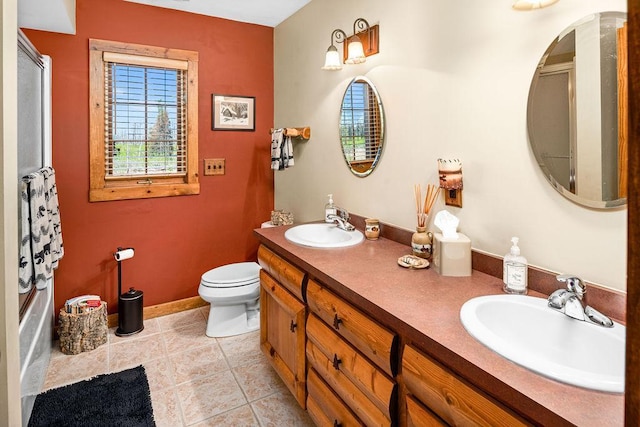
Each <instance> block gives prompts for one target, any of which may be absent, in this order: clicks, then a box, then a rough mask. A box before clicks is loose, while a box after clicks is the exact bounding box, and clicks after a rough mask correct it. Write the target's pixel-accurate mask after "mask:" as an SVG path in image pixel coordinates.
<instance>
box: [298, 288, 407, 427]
mask: <svg viewBox="0 0 640 427" xmlns="http://www.w3.org/2000/svg"><path fill="white" fill-rule="evenodd" d="M307 303H308V305H309V311H310V313H309V316H308V318H307V325H306V328H307V347H306V348H307V351H306V353H307V361H308V364H309V366H310V370H309V376H308V381H311V378H312V377H313V376H317V377H318V378H319V379H321V380H322V382H321V383H320V382H319V381H315V383H319V384H323V385H324V386H325V389H326V388H329V391H330V392H331V393H333V395H335V396H336V398H337V402H338V403H334V404H332V405H329V406H328V409H327V408H325V407H324V406H323V405H321V404H319V402H318V399H317V398H316V396H315V395H316V394H318V395H320V396H330V395H331V394H330V393H329V392H328V391H326V390H324V393H323V394H320V393H316V392H313V393H312V391H311V390H312V388H311V387H310V391H309V396H310V397H309V400H308V401H309V403H308V407H309V405H311V408H313V409H312V410H311V411H310V414H311V415H312V417H313V419H314V420H316V423H318V424H319V425H324V424H325V423H326V422H327V420H330V419H331V417H334V416H335V417H337V415H335V414H336V413H339V414H343V413H346V414H350V413H352V414H355V417H356V420H355V421H354V420H353V419H351V418H349V417H348V416H347V415H343V418H344V419H345V420H346V421H345V420H342V419H338V418H335V419H334V420H333V422H334V423H335V424H336V425H352V423H353V422H356V425H359V424H358V423H361V424H364V425H367V426H390V425H395V424H396V418H397V413H396V412H397V411H396V407H397V405H396V401H397V383H396V382H395V380H394V379H393V378H394V373H395V370H396V369H395V368H396V367H395V366H394V361H395V357H394V355H395V352H396V345H397V344H396V343H397V337H396V335H395V334H394V333H392V332H390V331H389V330H387V329H386V328H384V327H383V326H381V325H380V324H378V323H377V322H375V321H374V320H372V319H371V318H369V317H368V316H367V315H365V314H364V313H362V312H361V311H359V310H358V309H356V308H355V307H354V306H352V305H351V304H349V303H347V302H346V301H344V300H343V299H341V298H339V297H338V296H336V295H335V294H333V293H332V292H330V291H329V290H327V289H326V288H325V287H323V286H322V285H320V284H319V283H317V282H315V281H314V280H309V282H308V284H307ZM317 388H318V389H321V387H317ZM335 407H339V408H342V407H344V408H347V409H349V411H336V410H335V409H333V408H335ZM314 412H319V413H318V414H316V413H314Z"/></svg>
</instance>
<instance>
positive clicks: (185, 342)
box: [160, 322, 215, 354]
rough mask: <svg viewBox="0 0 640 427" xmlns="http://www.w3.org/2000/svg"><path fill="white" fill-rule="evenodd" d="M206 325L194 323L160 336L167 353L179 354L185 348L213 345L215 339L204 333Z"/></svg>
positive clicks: (165, 332)
mask: <svg viewBox="0 0 640 427" xmlns="http://www.w3.org/2000/svg"><path fill="white" fill-rule="evenodd" d="M205 331H206V324H205V323H204V322H202V323H196V324H192V325H189V326H185V327H183V328H180V329H170V330H168V331H164V332H162V334H160V335H161V336H162V338H163V339H164V342H165V345H166V348H167V353H168V354H174V353H180V352H182V351H184V350H185V349H187V348H195V347H201V346H204V345H210V344H213V343H215V338H209V337H208V336H207V335H206V333H205Z"/></svg>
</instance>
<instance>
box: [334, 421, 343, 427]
mask: <svg viewBox="0 0 640 427" xmlns="http://www.w3.org/2000/svg"><path fill="white" fill-rule="evenodd" d="M333 427H342V423H339V422H338V420H333Z"/></svg>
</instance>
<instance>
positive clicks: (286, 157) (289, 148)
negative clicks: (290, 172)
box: [282, 136, 293, 169]
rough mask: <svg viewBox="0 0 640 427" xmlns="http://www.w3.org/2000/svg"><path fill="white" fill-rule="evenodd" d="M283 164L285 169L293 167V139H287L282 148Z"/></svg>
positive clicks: (288, 137)
mask: <svg viewBox="0 0 640 427" xmlns="http://www.w3.org/2000/svg"><path fill="white" fill-rule="evenodd" d="M282 164H283V166H284V168H285V169H286V168H290V167H291V166H293V143H292V142H291V137H290V136H287V137H285V140H284V144H283V147H282Z"/></svg>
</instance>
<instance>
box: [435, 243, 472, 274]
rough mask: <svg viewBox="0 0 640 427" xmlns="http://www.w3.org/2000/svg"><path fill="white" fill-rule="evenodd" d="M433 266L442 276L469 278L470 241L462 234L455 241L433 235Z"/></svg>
mask: <svg viewBox="0 0 640 427" xmlns="http://www.w3.org/2000/svg"><path fill="white" fill-rule="evenodd" d="M433 266H434V268H435V270H436V272H437V273H438V274H440V275H442V276H455V277H463V276H471V240H470V239H469V238H468V237H467V236H465V235H464V234H462V233H458V238H457V239H445V238H444V237H443V236H442V233H433Z"/></svg>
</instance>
